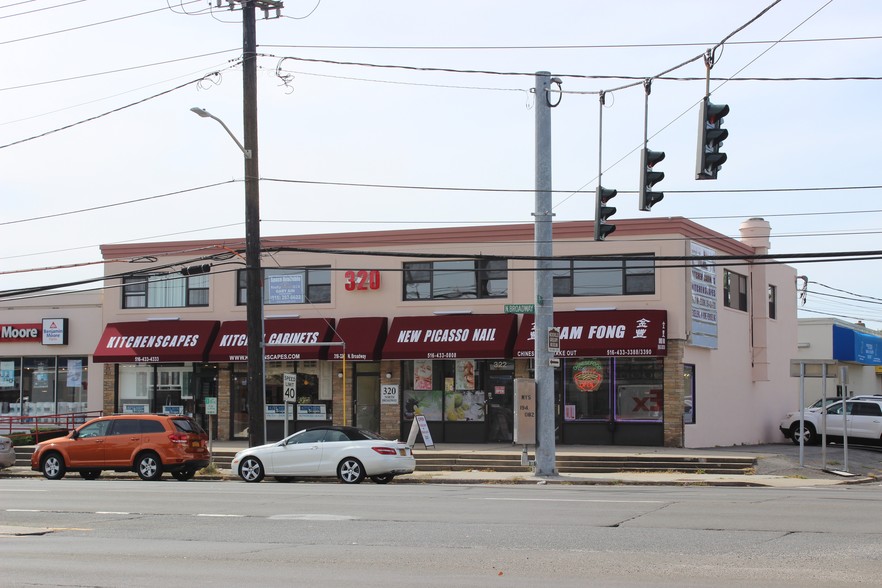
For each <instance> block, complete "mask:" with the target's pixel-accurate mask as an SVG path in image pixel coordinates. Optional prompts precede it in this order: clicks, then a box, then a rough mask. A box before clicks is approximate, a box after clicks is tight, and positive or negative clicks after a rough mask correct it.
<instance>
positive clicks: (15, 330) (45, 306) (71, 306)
mask: <svg viewBox="0 0 882 588" xmlns="http://www.w3.org/2000/svg"><path fill="white" fill-rule="evenodd" d="M101 299H102V297H101V292H65V293H59V294H51V295H46V294H34V295H30V296H25V295H22V296H20V297H18V298H16V299H13V300H4V301H3V303H2V306H3V313H2V318H0V419H3V418H4V417H7V418H6V419H4V420H6V421H7V422H6V423H5V424H10V423H9V422H8V421H10V420H11V421H12V423H11V426H12V428H19V427H18V426H19V425H20V424H28V423H27V422H25V423H22V422H21V418H27V417H38V416H42V417H45V416H49V415H56V414H69V413H78V412H79V413H82V412H86V411H89V410H93V411H100V410H102V408H103V407H102V404H103V403H102V401H101V398H102V392H101V375H100V370H98V371H96V370H93V369H92V362H91V355H92V352H93V351H94V349H95V343H96V342H97V341H98V336H99V335H100V334H101V327H102V315H101ZM96 416H97V415H96Z"/></svg>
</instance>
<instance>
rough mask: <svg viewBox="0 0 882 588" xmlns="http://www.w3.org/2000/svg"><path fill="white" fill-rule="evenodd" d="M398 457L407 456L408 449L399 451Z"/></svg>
mask: <svg viewBox="0 0 882 588" xmlns="http://www.w3.org/2000/svg"><path fill="white" fill-rule="evenodd" d="M398 455H407V449H399V450H398Z"/></svg>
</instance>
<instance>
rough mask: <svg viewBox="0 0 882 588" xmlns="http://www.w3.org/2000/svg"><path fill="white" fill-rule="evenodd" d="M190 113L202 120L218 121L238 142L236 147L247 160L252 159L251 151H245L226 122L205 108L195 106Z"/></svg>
mask: <svg viewBox="0 0 882 588" xmlns="http://www.w3.org/2000/svg"><path fill="white" fill-rule="evenodd" d="M190 111H191V112H195V113H196V114H198V115H199V116H201V117H202V118H210V119H212V120H215V121H217V122H218V123H219V124H220V126H222V127H223V128H224V130H225V131H226V132H227V134H228V135H229V136H230V138H231V139H233V141H235V142H236V145H238V146H239V149H240V150H241V151H242V153H243V154H244V155H245V159H251V149H245V146H244V145H242V143H240V142H239V139H237V138H236V135H234V134H233V131H231V130H230V127H228V126H227V124H226V123H225V122H224V121H222V120H221V119H219V118H218V117H216V116H214V115H213V114H211V113H210V112H208V111H207V110H205V109H204V108H199V107H198V106H194V107H193V108H191V109H190Z"/></svg>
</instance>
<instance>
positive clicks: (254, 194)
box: [228, 0, 283, 447]
mask: <svg viewBox="0 0 882 588" xmlns="http://www.w3.org/2000/svg"><path fill="white" fill-rule="evenodd" d="M228 3H229V7H230V9H231V10H232V9H234V7H235V5H236V4H241V5H242V90H243V91H242V112H243V116H242V119H243V123H244V138H245V140H244V145H245V151H246V153H247V152H250V153H251V156H250V157H246V158H245V285H246V288H247V292H246V297H245V318H246V323H247V331H246V333H247V336H248V394H247V398H248V445H249V446H251V447H254V446H255V445H263V444H264V443H266V417H265V404H266V393H265V390H266V374H265V373H264V351H265V349H264V335H263V333H264V324H263V276H262V272H261V267H260V254H261V245H260V168H259V166H258V149H257V145H258V140H257V24H256V21H255V7H259V8H260V9H261V10H263V12H264V17H265V18H269V13H270V11H275V15H276V18H278V16H279V11H280V9H281V8H282V6H283V5H282V2H279V1H274V0H228Z"/></svg>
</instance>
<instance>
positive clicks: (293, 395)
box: [282, 374, 297, 402]
mask: <svg viewBox="0 0 882 588" xmlns="http://www.w3.org/2000/svg"><path fill="white" fill-rule="evenodd" d="M282 387H283V388H284V392H283V393H282V395H283V396H284V397H285V402H297V374H282Z"/></svg>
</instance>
